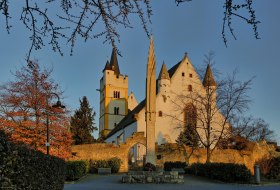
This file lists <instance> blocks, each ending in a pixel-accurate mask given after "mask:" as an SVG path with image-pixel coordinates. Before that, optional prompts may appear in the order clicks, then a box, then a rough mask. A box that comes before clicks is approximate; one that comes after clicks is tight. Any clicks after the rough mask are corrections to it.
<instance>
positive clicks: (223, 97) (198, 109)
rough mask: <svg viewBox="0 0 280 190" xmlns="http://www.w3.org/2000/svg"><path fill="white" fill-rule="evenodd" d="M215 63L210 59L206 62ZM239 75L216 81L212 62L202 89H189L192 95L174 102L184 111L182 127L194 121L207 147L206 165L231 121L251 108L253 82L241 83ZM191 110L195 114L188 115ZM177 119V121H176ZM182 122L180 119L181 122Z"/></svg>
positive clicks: (179, 95)
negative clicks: (249, 92) (250, 94)
mask: <svg viewBox="0 0 280 190" xmlns="http://www.w3.org/2000/svg"><path fill="white" fill-rule="evenodd" d="M206 60H207V61H210V62H212V60H211V59H210V57H208V59H206ZM236 76H237V72H236V71H234V72H233V73H232V74H231V75H227V76H226V77H225V78H224V79H222V80H220V81H218V82H216V81H215V80H214V76H213V73H212V71H211V69H210V63H209V64H208V66H207V70H206V72H205V76H204V80H203V87H202V88H197V89H195V88H192V89H188V91H189V93H185V94H177V96H176V99H175V100H174V101H173V103H174V106H175V107H177V109H180V110H184V112H185V116H184V120H183V121H181V124H182V125H181V127H183V128H185V127H186V126H188V125H186V124H187V123H189V121H190V120H191V121H192V122H193V120H195V121H196V122H195V129H196V130H195V131H196V133H197V137H198V139H199V143H200V145H201V146H203V147H205V148H206V152H207V162H210V161H211V155H212V153H213V151H214V150H215V149H216V147H217V145H218V143H219V142H220V140H221V139H223V138H225V137H226V136H227V135H230V133H229V132H230V128H231V126H230V124H229V123H230V121H231V119H232V117H233V115H236V114H240V113H242V112H244V111H245V110H246V109H247V108H248V104H249V103H250V101H251V100H250V98H249V96H248V95H247V92H248V90H249V89H250V88H251V84H252V80H253V78H252V79H250V80H248V81H245V82H240V81H238V80H237V78H236ZM189 108H192V109H193V110H194V111H193V112H195V114H187V113H188V112H189V111H187V110H189ZM176 119H178V118H176ZM178 120H179V119H178Z"/></svg>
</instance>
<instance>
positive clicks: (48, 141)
mask: <svg viewBox="0 0 280 190" xmlns="http://www.w3.org/2000/svg"><path fill="white" fill-rule="evenodd" d="M51 95H55V96H56V97H57V102H56V104H54V105H53V106H52V107H53V108H65V106H64V105H62V104H61V102H60V98H59V96H58V94H56V93H54V92H51V93H49V95H48V96H46V117H47V118H46V119H47V121H46V125H47V142H46V147H47V155H49V154H50V135H49V96H51Z"/></svg>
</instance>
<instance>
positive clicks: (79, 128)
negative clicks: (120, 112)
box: [70, 96, 97, 145]
mask: <svg viewBox="0 0 280 190" xmlns="http://www.w3.org/2000/svg"><path fill="white" fill-rule="evenodd" d="M94 116H95V112H93V110H92V108H91V107H90V105H89V102H88V100H87V97H86V96H84V97H83V99H82V100H80V108H79V109H78V110H76V111H75V114H74V116H72V117H71V128H70V129H71V133H72V137H73V140H74V144H75V145H78V144H90V143H93V142H94V141H95V139H94V137H93V136H92V134H91V133H92V132H93V131H95V130H97V128H96V127H95V123H94Z"/></svg>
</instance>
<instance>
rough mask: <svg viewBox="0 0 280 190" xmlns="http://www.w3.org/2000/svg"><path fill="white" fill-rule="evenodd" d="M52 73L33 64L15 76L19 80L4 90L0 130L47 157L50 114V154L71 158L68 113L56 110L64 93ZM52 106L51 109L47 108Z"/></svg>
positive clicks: (0, 95) (1, 88)
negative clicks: (54, 106) (56, 95)
mask: <svg viewBox="0 0 280 190" xmlns="http://www.w3.org/2000/svg"><path fill="white" fill-rule="evenodd" d="M50 75H51V70H47V69H41V68H40V66H39V64H38V63H37V62H30V63H29V65H28V66H24V67H22V68H21V69H20V70H18V71H16V72H15V73H14V77H15V80H14V81H10V82H7V83H5V84H3V85H1V86H0V130H4V131H5V132H6V133H7V134H8V135H9V136H10V138H11V140H12V141H14V142H16V143H24V144H26V145H28V146H29V147H31V148H33V149H35V150H39V151H42V152H44V153H46V145H45V143H46V134H47V128H46V123H47V114H48V115H49V136H50V144H51V146H50V154H51V155H54V156H58V157H60V158H68V157H69V156H70V154H71V151H70V146H71V143H72V137H71V133H70V131H69V125H70V124H69V117H68V115H67V110H63V109H60V108H52V107H51V105H53V104H54V103H55V102H56V101H57V97H55V96H52V95H51V94H52V93H56V94H58V95H59V96H61V95H62V92H61V91H60V89H59V85H58V84H56V83H55V82H54V81H53V79H51V77H50ZM47 102H48V105H47Z"/></svg>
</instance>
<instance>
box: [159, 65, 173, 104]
mask: <svg viewBox="0 0 280 190" xmlns="http://www.w3.org/2000/svg"><path fill="white" fill-rule="evenodd" d="M157 87H158V88H157V91H158V92H160V93H161V94H162V95H163V96H164V100H166V97H167V94H168V93H169V91H170V76H169V73H168V71H167V69H166V65H165V63H164V62H163V64H162V66H161V70H160V73H159V76H158V80H157Z"/></svg>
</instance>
